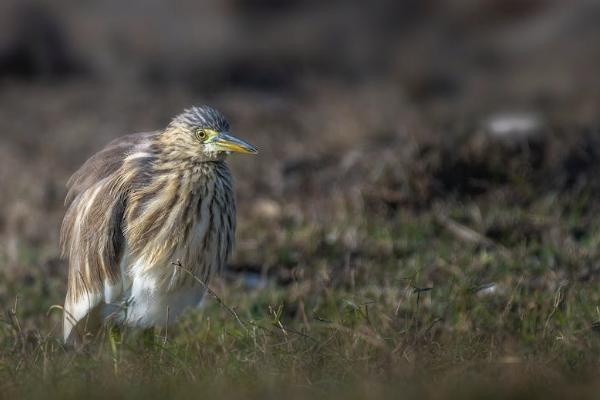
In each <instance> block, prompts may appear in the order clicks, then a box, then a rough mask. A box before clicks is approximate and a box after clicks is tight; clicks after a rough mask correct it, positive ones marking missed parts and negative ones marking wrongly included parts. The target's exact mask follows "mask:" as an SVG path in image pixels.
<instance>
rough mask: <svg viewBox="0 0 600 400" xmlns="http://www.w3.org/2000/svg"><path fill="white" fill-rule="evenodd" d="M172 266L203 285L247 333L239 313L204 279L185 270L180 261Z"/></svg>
mask: <svg viewBox="0 0 600 400" xmlns="http://www.w3.org/2000/svg"><path fill="white" fill-rule="evenodd" d="M171 264H173V265H174V266H175V267H177V268H181V270H182V271H184V272H186V273H187V274H189V275H190V276H191V277H192V278H193V279H194V280H195V281H196V282H198V283H199V284H201V285H202V286H203V287H204V289H206V291H207V292H208V294H210V295H211V296H212V297H213V298H214V299H215V300H217V303H219V305H220V306H221V307H223V308H224V309H225V310H227V311H228V312H229V314H231V315H232V316H233V317H234V318H235V320H236V321H237V322H238V324H240V326H241V327H242V328H244V330H246V331H247V330H248V327H247V326H246V325H245V324H244V322H242V320H241V319H240V317H239V316H238V315H237V313H236V312H235V311H234V310H233V309H232V308H231V307H229V306H228V305H227V304H225V302H223V300H221V298H220V297H219V296H218V295H217V294H216V293H215V292H214V291H213V290H212V289H211V288H210V287H208V285H207V284H206V283H205V282H204V281H203V280H202V279H200V278H198V277H197V276H196V275H195V274H194V273H193V272H192V271H190V270H188V269H187V268H184V267H183V266H182V265H181V262H180V261H179V260H177V261H176V262H173V263H171Z"/></svg>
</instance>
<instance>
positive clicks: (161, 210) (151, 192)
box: [125, 163, 235, 290]
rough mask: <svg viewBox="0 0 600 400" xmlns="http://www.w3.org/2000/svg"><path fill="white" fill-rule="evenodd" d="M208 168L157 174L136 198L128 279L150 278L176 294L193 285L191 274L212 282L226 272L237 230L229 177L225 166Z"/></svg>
mask: <svg viewBox="0 0 600 400" xmlns="http://www.w3.org/2000/svg"><path fill="white" fill-rule="evenodd" d="M204 164H206V165H200V166H197V167H195V168H190V169H186V170H184V171H181V172H178V173H174V172H171V173H170V174H168V175H167V176H164V175H158V176H156V177H155V178H154V180H153V181H152V182H151V183H150V184H147V185H145V186H143V187H141V188H140V189H139V192H137V193H134V194H133V195H132V204H131V205H130V210H131V211H130V215H128V219H127V229H126V230H125V234H126V240H127V243H128V248H129V249H130V253H131V257H130V258H131V259H135V260H136V261H135V262H134V263H132V264H131V265H130V266H129V269H130V275H139V276H143V275H148V274H151V275H153V276H154V277H155V280H156V281H157V286H159V287H161V288H162V289H163V290H164V289H168V290H172V289H173V288H176V287H179V286H181V285H186V284H188V285H189V284H190V283H191V282H192V281H194V280H195V278H194V277H192V276H191V274H193V275H194V276H196V278H199V279H202V280H203V281H208V280H209V279H210V277H211V275H212V274H213V273H214V272H216V271H219V270H220V269H221V268H222V267H223V265H224V263H225V261H226V258H227V256H228V254H229V252H230V251H231V247H232V245H233V239H234V230H235V199H234V195H233V188H232V182H231V175H230V173H229V170H228V169H227V167H226V166H225V164H224V163H204ZM157 182H158V183H157ZM174 264H179V265H181V267H180V268H179V270H178V269H177V268H176V267H175V266H174Z"/></svg>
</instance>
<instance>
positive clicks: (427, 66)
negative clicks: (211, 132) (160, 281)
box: [0, 0, 600, 399]
mask: <svg viewBox="0 0 600 400" xmlns="http://www.w3.org/2000/svg"><path fill="white" fill-rule="evenodd" d="M8 3H10V2H8ZM8 3H7V4H8ZM17 3H18V2H17ZM276 3H277V2H271V1H264V0H260V1H257V0H252V1H250V0H228V1H223V2H218V1H212V2H207V3H202V5H198V4H196V3H195V2H185V1H184V2H181V6H180V8H178V9H175V8H173V9H165V8H164V6H161V5H159V4H158V3H154V2H151V3H149V5H147V6H146V5H144V6H142V5H141V4H140V3H139V2H135V1H133V2H130V3H128V5H127V6H125V5H120V6H117V5H116V4H112V2H105V3H104V5H96V6H92V5H91V4H87V5H86V4H80V2H75V1H73V2H70V3H69V7H67V6H61V7H59V6H56V5H54V4H53V3H51V2H42V3H41V5H40V4H37V3H36V4H35V5H34V4H33V3H32V4H30V5H28V6H23V7H19V6H15V5H14V4H13V6H14V9H10V7H9V9H10V10H11V12H12V14H11V13H8V12H4V8H5V7H8V6H6V5H3V6H2V7H4V8H3V10H1V11H2V12H0V15H2V16H1V17H0V19H1V18H6V16H7V15H12V17H11V19H9V21H12V22H13V24H14V26H11V25H10V24H6V23H3V24H2V26H4V27H3V28H2V29H4V31H2V35H0V38H2V40H0V132H1V133H0V188H1V189H2V194H1V196H0V278H1V279H0V306H1V307H2V309H3V310H4V311H5V313H4V318H3V319H2V322H3V324H1V325H0V395H1V396H3V397H6V398H15V397H17V396H19V397H27V398H38V397H44V398H81V397H87V398H104V397H107V396H111V397H117V398H119V397H121V398H124V397H128V398H130V397H134V398H137V397H139V398H142V397H144V398H148V397H150V398H152V397H156V398H163V397H166V396H169V397H191V396H196V397H201V396H203V397H210V398H215V397H224V398H281V397H282V396H288V397H290V398H306V397H309V396H319V397H327V398H356V399H361V398H377V397H379V398H398V397H406V398H413V397H415V398H416V397H419V398H477V397H486V398H505V397H516V398H536V397H537V398H542V397H543V398H546V399H547V398H562V397H566V396H569V397H578V398H593V397H594V395H595V394H596V393H597V391H598V389H599V387H598V378H599V376H598V371H599V370H600V369H599V367H600V365H599V364H600V309H599V306H600V285H599V284H598V283H599V274H600V264H599V260H600V247H599V244H600V216H599V214H598V210H599V207H598V202H597V200H596V199H597V196H598V195H599V194H600V180H599V179H598V174H597V171H598V168H600V150H599V149H600V147H598V146H599V145H600V135H599V132H600V131H599V127H600V114H599V113H598V110H599V107H598V104H600V95H599V93H600V92H599V91H598V90H597V88H598V87H600V85H599V84H600V80H599V79H600V78H599V76H598V74H597V71H596V69H597V68H596V66H597V65H598V61H599V60H600V51H599V50H598V49H600V46H598V45H597V44H598V38H600V35H598V27H597V18H595V16H597V15H598V12H599V11H598V7H597V6H595V5H594V4H593V2H585V1H581V2H576V3H577V6H573V5H571V4H570V5H564V4H562V3H561V2H558V1H526V2H510V1H493V0H489V1H481V2H477V1H469V2H450V1H447V2H440V3H435V2H430V1H406V2H392V1H390V2H387V3H386V7H382V8H381V9H378V8H377V7H373V8H369V10H368V11H365V10H362V9H361V5H360V2H353V1H348V2H347V4H346V3H344V2H331V5H326V4H329V3H326V4H325V5H320V3H319V2H311V1H307V2H301V1H291V2H289V3H286V5H277V4H276ZM396 3H398V4H396ZM467 3H468V5H465V4H467ZM207 4H208V5H207ZM140 7H143V8H144V12H143V13H140ZM115 10H118V12H117V11H115ZM174 21H177V23H174ZM19 27H31V29H25V30H23V29H21V28H19ZM203 103H208V104H211V105H213V106H216V107H217V108H219V109H221V110H222V111H223V112H224V114H225V115H227V117H228V118H229V120H230V123H231V125H232V132H233V133H234V134H236V135H238V136H239V137H241V138H243V139H245V140H247V141H249V142H250V143H252V144H254V145H256V147H258V148H259V150H260V154H259V155H258V156H257V157H250V156H232V157H231V158H230V163H231V166H232V170H233V174H234V176H235V179H236V194H237V199H238V205H239V212H238V231H237V235H236V238H237V244H236V249H235V252H234V254H233V257H232V259H231V260H230V262H229V265H228V267H227V268H226V270H225V272H224V274H223V276H222V277H221V278H220V279H217V280H215V281H212V282H210V287H211V289H212V292H213V295H210V296H207V297H206V299H205V301H204V304H203V307H202V308H201V309H199V310H190V311H189V312H187V313H186V314H185V315H184V316H183V317H182V318H181V319H180V321H178V323H177V324H175V325H174V326H171V327H169V328H168V329H160V330H157V331H156V333H155V335H154V337H152V338H148V336H147V335H146V336H145V335H144V334H143V333H141V332H136V331H123V332H121V333H120V334H113V335H112V336H111V335H110V334H109V332H108V331H107V332H105V333H104V335H103V336H102V337H100V338H98V339H96V340H95V342H94V343H92V344H91V345H90V346H88V347H87V348H86V349H85V350H84V351H79V352H78V351H73V350H72V349H68V348H66V347H65V346H64V345H63V344H62V341H61V317H62V314H61V309H60V306H61V305H62V302H63V300H64V295H65V283H66V271H67V267H66V262H65V261H64V260H62V259H61V258H60V254H59V250H58V232H59V227H60V222H61V218H62V215H63V213H64V208H63V204H62V202H63V199H64V195H65V186H64V185H65V182H66V180H67V179H68V177H69V175H70V174H71V173H73V172H74V171H75V169H76V168H77V167H78V166H79V165H81V163H82V162H83V161H85V159H86V158H87V157H89V156H90V155H91V154H93V152H95V151H97V150H99V149H100V148H101V147H102V146H103V145H104V144H106V143H108V142H109V141H110V140H111V139H113V138H115V137H117V136H119V135H122V134H125V133H130V132H134V131H146V130H152V129H160V128H161V127H163V126H165V125H166V123H168V121H169V119H170V118H172V117H173V116H174V115H175V114H177V113H178V112H180V111H181V110H183V109H184V108H185V107H189V106H190V105H192V104H203ZM515 121H516V122H515ZM507 124H508V125H509V129H503V128H502V127H506V126H507ZM511 124H512V125H511Z"/></svg>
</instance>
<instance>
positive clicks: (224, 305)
mask: <svg viewBox="0 0 600 400" xmlns="http://www.w3.org/2000/svg"><path fill="white" fill-rule="evenodd" d="M171 264H173V266H175V267H176V268H181V270H182V271H184V272H185V273H187V274H189V275H190V276H191V277H192V278H193V279H194V280H195V281H196V282H198V283H200V284H201V285H202V286H203V287H204V288H205V289H206V291H207V292H208V294H210V295H211V296H212V297H213V298H214V299H215V300H216V301H217V303H219V305H220V306H221V307H223V308H224V309H225V310H227V312H228V313H229V314H231V315H232V316H233V317H234V318H235V320H236V321H237V322H238V324H240V326H242V328H244V330H245V331H246V332H248V331H249V329H248V327H247V326H246V325H250V326H253V327H256V328H258V329H262V330H264V331H266V332H269V333H273V331H272V330H271V329H269V328H266V327H264V326H261V325H258V324H257V323H255V322H253V321H243V320H242V319H241V318H240V317H239V316H238V315H237V313H236V312H235V311H234V310H233V309H232V308H231V307H229V306H228V305H227V304H225V302H224V301H223V300H222V299H221V298H220V297H219V296H218V295H217V294H216V293H215V292H214V291H213V290H212V289H211V288H210V287H209V286H208V285H207V284H206V283H205V282H204V281H203V280H202V279H200V278H198V277H197V276H196V275H195V274H194V273H193V272H192V271H190V270H189V269H187V268H185V267H184V266H183V265H181V262H180V261H179V260H177V261H176V262H172V263H171ZM280 324H281V323H280ZM278 328H279V329H278V330H281V331H282V332H284V333H286V335H287V332H290V333H293V334H295V335H298V336H302V337H304V338H307V339H310V340H312V341H314V342H315V343H318V340H317V339H315V338H313V337H311V336H309V335H307V334H306V333H303V332H299V331H297V330H294V329H290V328H283V325H281V326H280V327H278Z"/></svg>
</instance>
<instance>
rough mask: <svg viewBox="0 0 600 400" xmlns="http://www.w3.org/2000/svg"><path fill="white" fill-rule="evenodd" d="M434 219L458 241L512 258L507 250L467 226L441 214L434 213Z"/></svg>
mask: <svg viewBox="0 0 600 400" xmlns="http://www.w3.org/2000/svg"><path fill="white" fill-rule="evenodd" d="M436 218H437V220H438V221H439V223H440V224H441V225H443V226H444V227H445V228H446V229H448V230H449V231H450V232H451V233H452V234H454V236H456V237H457V238H458V239H460V240H463V241H465V242H469V243H474V244H476V245H479V246H482V247H485V248H493V249H497V250H498V251H499V252H500V253H501V254H502V255H503V256H505V257H507V258H511V257H512V253H511V251H510V250H509V249H508V248H506V247H504V246H503V245H501V244H500V243H498V242H495V241H494V240H492V239H490V238H488V237H487V236H484V235H482V234H481V233H479V232H477V231H475V230H473V229H471V228H469V227H468V226H466V225H463V224H460V223H458V222H456V221H454V220H453V219H451V218H449V217H447V216H445V215H444V214H442V213H436Z"/></svg>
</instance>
